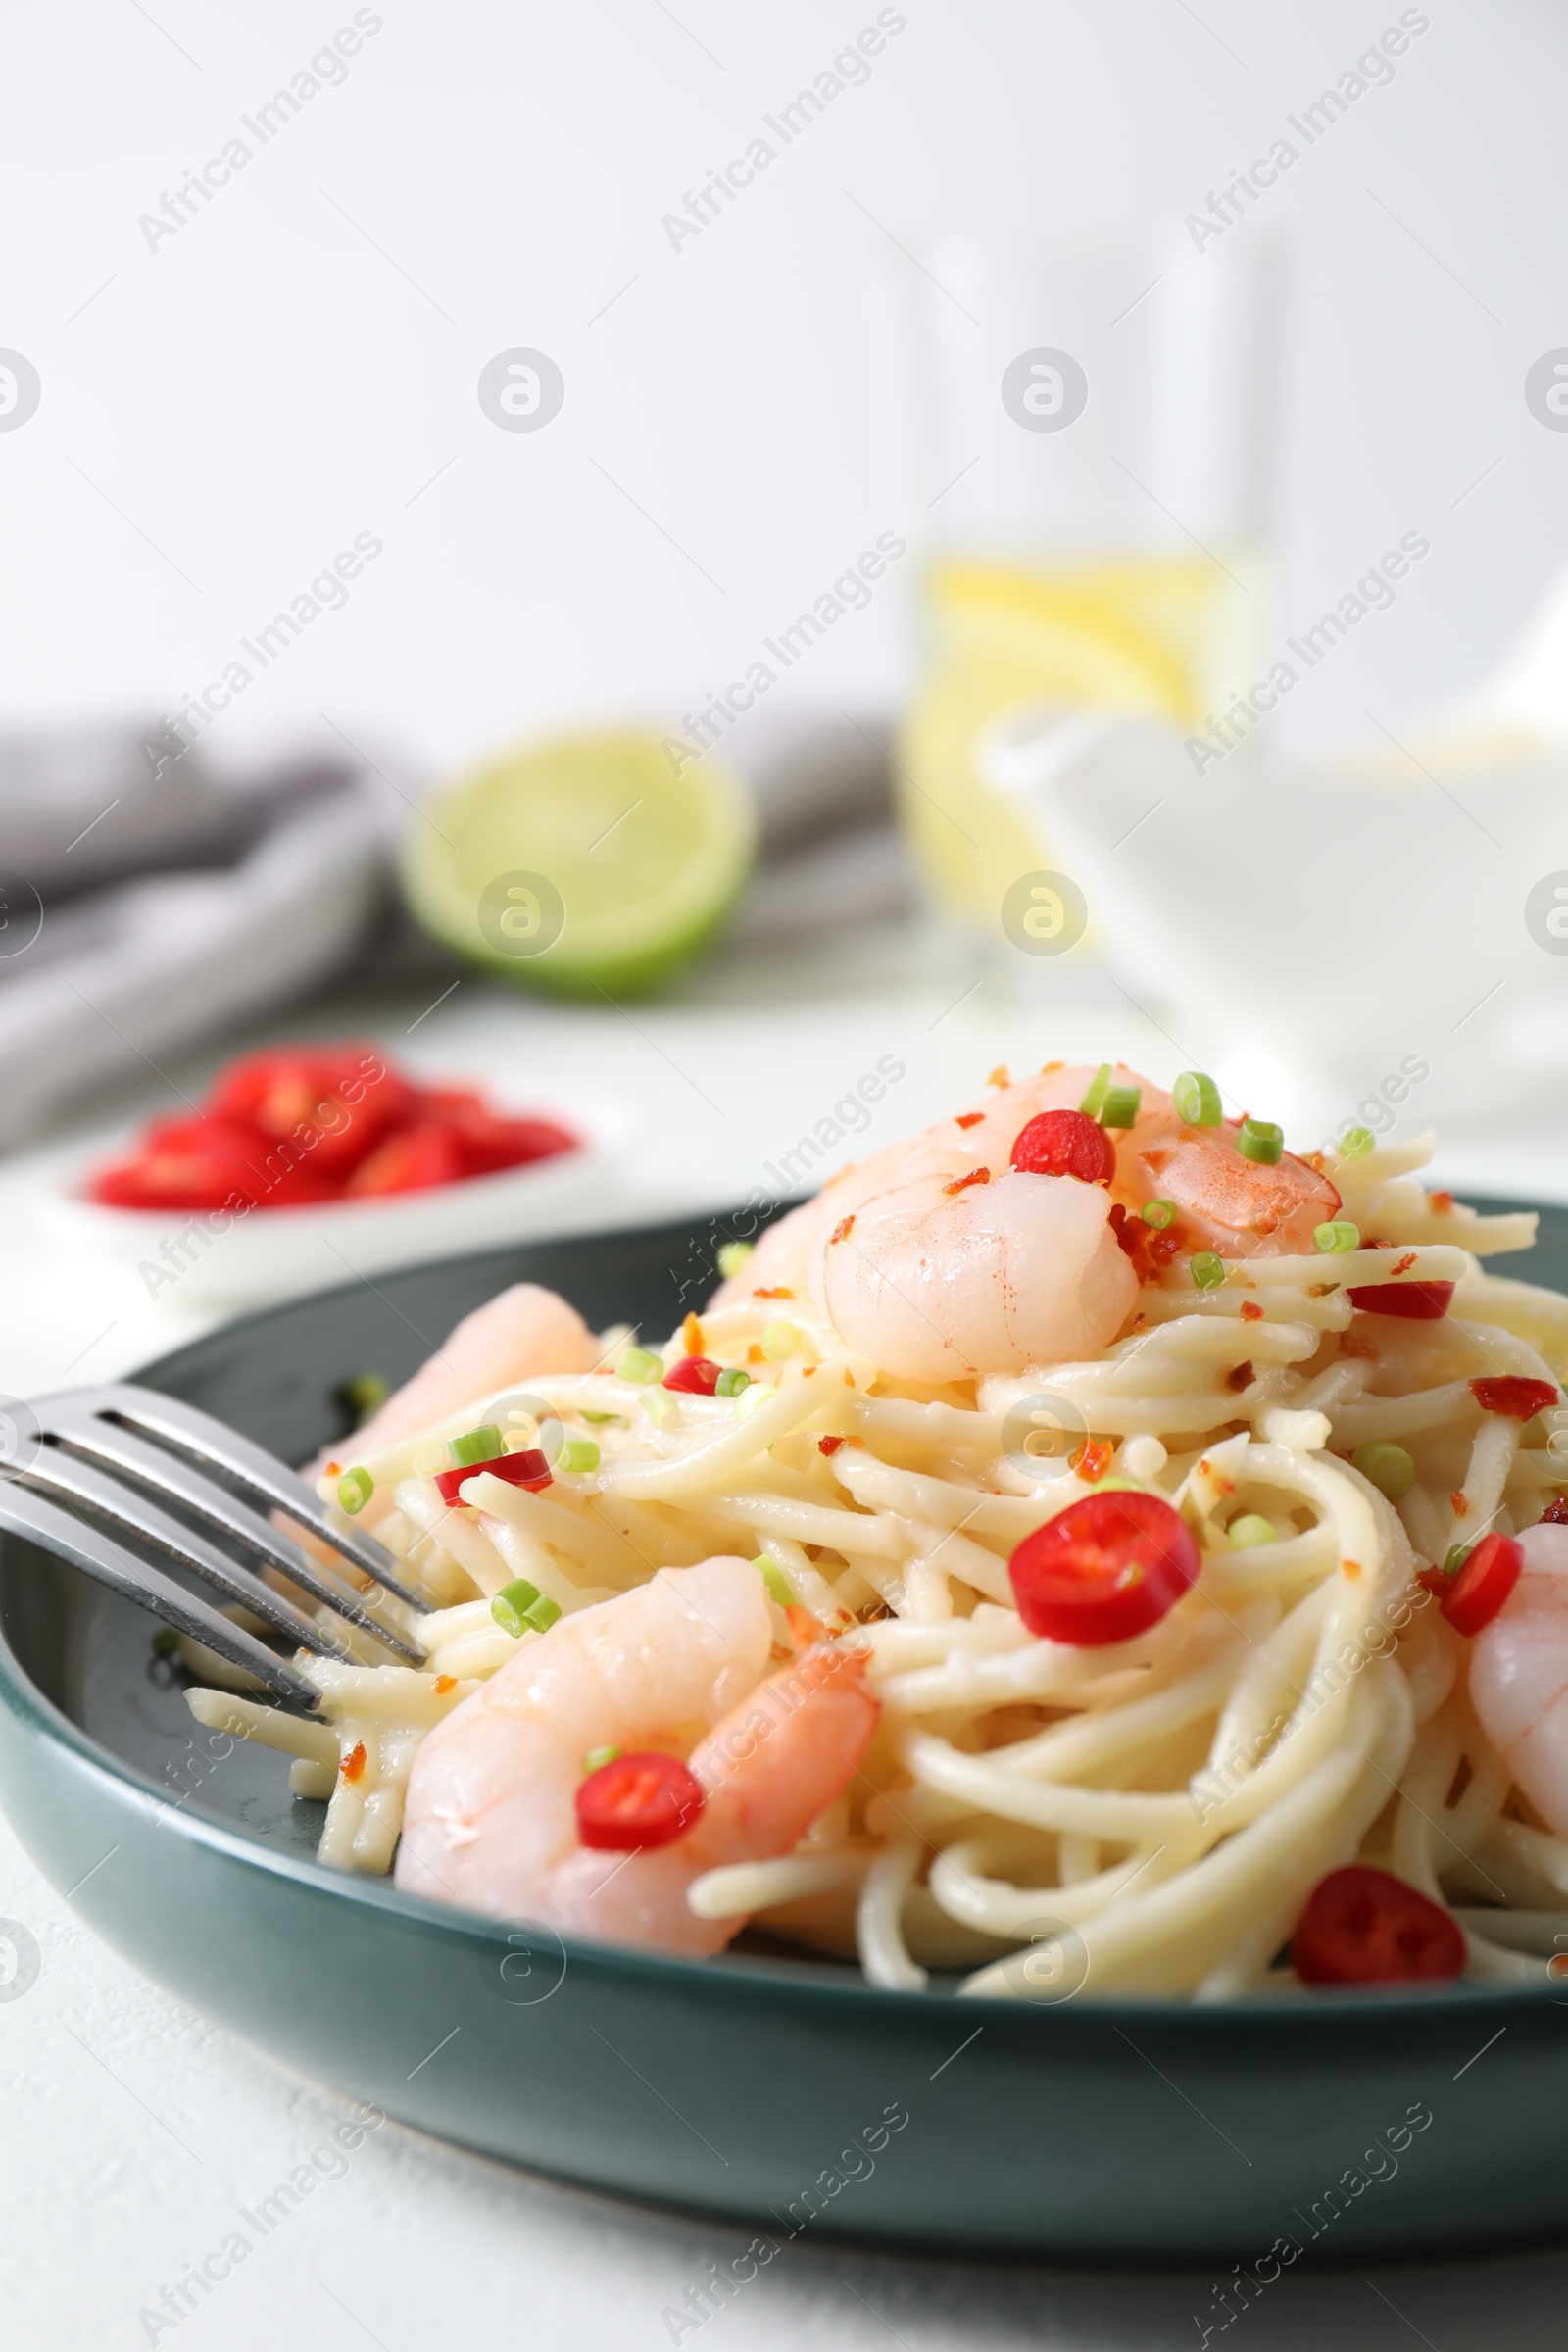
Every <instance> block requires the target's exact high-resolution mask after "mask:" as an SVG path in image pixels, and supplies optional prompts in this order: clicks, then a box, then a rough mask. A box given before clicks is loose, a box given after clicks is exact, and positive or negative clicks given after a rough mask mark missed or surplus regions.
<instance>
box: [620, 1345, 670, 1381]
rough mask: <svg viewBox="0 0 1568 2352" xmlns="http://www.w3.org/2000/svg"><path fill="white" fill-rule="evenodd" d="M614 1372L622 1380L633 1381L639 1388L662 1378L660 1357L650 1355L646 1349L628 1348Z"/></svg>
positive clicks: (662, 1367) (661, 1360) (662, 1368)
mask: <svg viewBox="0 0 1568 2352" xmlns="http://www.w3.org/2000/svg"><path fill="white" fill-rule="evenodd" d="M615 1370H616V1372H617V1374H618V1375H619V1377H620V1378H621V1379H622V1380H634V1381H636V1383H637V1384H638V1386H639V1388H647V1387H648V1386H649V1384H650V1382H652V1381H656V1380H662V1379H663V1377H664V1365H663V1359H662V1357H661V1356H657V1355H652V1354H650V1353H649V1351H648V1349H647V1348H627V1350H626V1352H625V1354H624V1355H623V1356H622V1357H621V1359H620V1361H619V1363H618V1364H617V1365H616V1366H615Z"/></svg>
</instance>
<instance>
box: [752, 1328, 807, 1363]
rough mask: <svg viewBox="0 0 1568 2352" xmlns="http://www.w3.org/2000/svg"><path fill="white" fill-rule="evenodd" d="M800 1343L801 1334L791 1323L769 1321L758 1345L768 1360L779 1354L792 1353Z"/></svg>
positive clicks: (776, 1357) (773, 1359)
mask: <svg viewBox="0 0 1568 2352" xmlns="http://www.w3.org/2000/svg"><path fill="white" fill-rule="evenodd" d="M800 1344H801V1335H800V1331H799V1329H798V1328H797V1326H796V1325H795V1324H793V1323H769V1325H768V1326H767V1329H766V1330H765V1331H764V1332H763V1334H762V1337H761V1339H760V1342H759V1343H758V1345H759V1346H760V1348H761V1350H762V1353H763V1354H764V1355H765V1356H766V1357H767V1358H768V1360H769V1362H776V1361H777V1360H778V1358H779V1357H780V1356H781V1355H793V1354H794V1353H795V1350H796V1348H798V1347H799V1346H800Z"/></svg>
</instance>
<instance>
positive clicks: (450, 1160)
mask: <svg viewBox="0 0 1568 2352" xmlns="http://www.w3.org/2000/svg"><path fill="white" fill-rule="evenodd" d="M467 1173H468V1170H467V1168H466V1166H465V1164H464V1157H463V1150H462V1147H461V1145H460V1144H459V1142H458V1139H457V1137H456V1136H455V1135H454V1134H453V1132H452V1130H451V1128H450V1127H448V1126H447V1125H445V1123H444V1122H443V1121H442V1120H440V1119H417V1120H416V1121H415V1123H414V1125H413V1126H411V1127H400V1128H398V1129H397V1130H396V1132H395V1133H394V1134H392V1135H389V1136H388V1137H387V1138H386V1141H385V1142H384V1143H380V1144H377V1145H376V1148H375V1150H374V1151H373V1152H371V1153H370V1154H369V1157H368V1159H363V1160H361V1162H360V1164H359V1166H358V1167H357V1168H356V1169H355V1171H354V1173H353V1175H352V1176H351V1177H350V1178H349V1180H348V1183H347V1185H346V1186H345V1188H344V1190H345V1192H346V1193H347V1194H349V1195H350V1196H351V1197H352V1198H354V1199H359V1198H360V1197H361V1196H363V1195H368V1194H380V1193H422V1192H427V1191H428V1190H429V1189H430V1187H431V1186H432V1185H437V1184H457V1183H459V1182H461V1180H462V1179H463V1178H464V1177H465V1176H466V1174H467Z"/></svg>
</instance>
